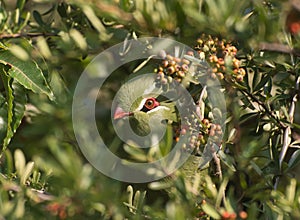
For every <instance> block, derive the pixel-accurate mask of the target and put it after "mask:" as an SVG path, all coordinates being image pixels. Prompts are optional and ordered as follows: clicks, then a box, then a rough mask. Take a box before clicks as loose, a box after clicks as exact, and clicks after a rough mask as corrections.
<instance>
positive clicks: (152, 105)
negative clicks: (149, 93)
mask: <svg viewBox="0 0 300 220" xmlns="http://www.w3.org/2000/svg"><path fill="white" fill-rule="evenodd" d="M157 106H159V102H158V101H156V99H155V98H148V99H147V100H146V101H145V104H144V107H145V108H147V109H148V110H151V109H154V108H155V107H157Z"/></svg>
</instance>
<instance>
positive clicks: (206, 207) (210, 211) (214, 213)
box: [201, 203, 221, 219]
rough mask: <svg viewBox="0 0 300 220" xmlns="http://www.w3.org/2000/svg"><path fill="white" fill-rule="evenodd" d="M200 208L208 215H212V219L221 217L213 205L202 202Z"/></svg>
mask: <svg viewBox="0 0 300 220" xmlns="http://www.w3.org/2000/svg"><path fill="white" fill-rule="evenodd" d="M201 208H202V209H203V211H204V212H205V213H206V214H208V215H209V216H210V217H212V218H214V219H220V218H221V216H220V214H219V213H218V212H217V211H216V208H215V207H213V206H212V205H210V204H208V203H204V204H202V205H201Z"/></svg>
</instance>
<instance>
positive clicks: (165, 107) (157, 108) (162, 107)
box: [146, 105, 170, 114]
mask: <svg viewBox="0 0 300 220" xmlns="http://www.w3.org/2000/svg"><path fill="white" fill-rule="evenodd" d="M160 109H166V110H170V109H169V108H168V107H167V106H161V105H160V106H157V107H156V108H154V109H151V110H150V111H147V112H146V113H147V114H149V113H152V112H155V111H158V110H160Z"/></svg>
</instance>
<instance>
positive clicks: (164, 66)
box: [155, 51, 193, 84]
mask: <svg viewBox="0 0 300 220" xmlns="http://www.w3.org/2000/svg"><path fill="white" fill-rule="evenodd" d="M192 54H193V52H192V51H191V52H187V55H192ZM189 64H190V61H189V60H187V59H184V58H182V59H181V58H178V57H173V56H171V55H170V54H167V55H165V56H163V61H162V62H161V64H160V65H159V67H158V68H157V69H156V70H155V72H157V74H158V79H159V80H160V81H161V83H162V84H167V83H168V82H171V81H172V80H173V79H174V80H176V81H177V82H179V83H181V82H182V79H183V78H185V76H186V75H187V74H188V71H189Z"/></svg>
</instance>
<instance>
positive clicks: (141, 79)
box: [116, 74, 177, 136]
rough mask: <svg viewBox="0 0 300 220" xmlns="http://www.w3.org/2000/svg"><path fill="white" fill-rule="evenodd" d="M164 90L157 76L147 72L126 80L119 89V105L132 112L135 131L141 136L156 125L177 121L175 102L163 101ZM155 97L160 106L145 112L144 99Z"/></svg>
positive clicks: (131, 119)
mask: <svg viewBox="0 0 300 220" xmlns="http://www.w3.org/2000/svg"><path fill="white" fill-rule="evenodd" d="M163 94H164V93H163V91H162V89H161V88H160V87H158V86H157V83H156V76H155V75H154V74H146V75H141V76H138V77H136V78H134V79H132V80H129V81H128V82H126V83H125V84H124V85H123V86H122V87H121V88H120V90H119V91H118V94H117V99H116V100H117V105H118V107H120V108H121V109H122V110H123V111H124V112H130V113H131V114H130V116H129V122H130V125H131V127H132V129H133V131H134V132H135V133H136V134H137V135H140V136H146V135H148V134H149V133H150V132H151V127H152V129H153V128H154V129H155V128H156V127H161V126H160V125H161V123H166V121H177V114H176V110H175V104H174V103H173V102H170V101H161V100H160V97H161V95H163ZM147 98H155V99H157V100H158V102H159V106H158V107H156V108H154V109H152V110H150V111H148V112H143V111H141V108H142V107H143V100H145V99H147Z"/></svg>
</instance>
